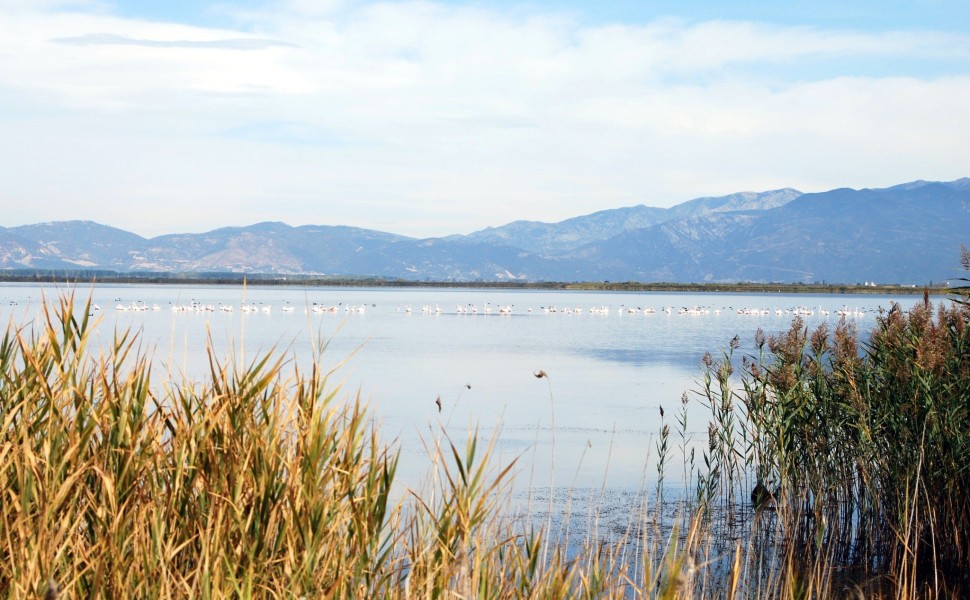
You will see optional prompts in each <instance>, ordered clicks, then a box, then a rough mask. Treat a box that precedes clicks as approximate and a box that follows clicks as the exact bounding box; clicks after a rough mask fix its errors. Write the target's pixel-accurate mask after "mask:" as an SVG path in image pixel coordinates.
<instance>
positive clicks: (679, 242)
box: [0, 178, 970, 285]
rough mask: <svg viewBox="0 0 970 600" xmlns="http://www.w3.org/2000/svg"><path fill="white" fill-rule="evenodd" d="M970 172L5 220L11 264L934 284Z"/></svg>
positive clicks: (967, 192)
mask: <svg viewBox="0 0 970 600" xmlns="http://www.w3.org/2000/svg"><path fill="white" fill-rule="evenodd" d="M967 237H970V178H962V179H957V180H954V181H951V182H934V181H923V180H917V181H912V182H907V183H902V184H898V185H894V186H892V187H888V188H879V189H869V188H865V189H861V190H854V189H851V188H838V189H834V190H829V191H826V192H815V193H802V192H800V191H798V190H795V189H792V188H781V189H777V190H769V191H766V192H738V193H735V194H730V195H727V196H720V197H710V198H696V199H693V200H688V201H686V202H684V203H681V204H678V205H676V206H673V207H670V208H656V207H650V206H646V205H643V204H639V205H635V206H628V207H620V208H612V209H606V210H602V211H597V212H594V213H590V214H588V215H581V216H577V217H572V218H569V219H566V220H563V221H560V222H558V223H545V222H541V221H512V222H510V223H507V224H505V225H501V226H497V227H487V228H485V229H482V230H479V231H476V232H472V233H470V234H467V235H458V234H455V235H449V236H443V237H434V238H424V239H420V238H413V237H408V236H403V235H399V234H394V233H389V232H383V231H376V230H370V229H364V228H358V227H350V226H344V225H298V226H291V225H288V224H286V223H283V222H280V221H264V222H260V223H254V224H252V225H248V226H235V227H233V226H227V227H221V228H218V229H214V230H211V231H208V232H204V233H171V234H164V235H160V236H156V237H153V238H144V237H141V236H139V235H137V234H134V233H130V232H127V231H124V230H121V229H118V228H115V227H111V226H109V225H102V224H99V223H96V222H94V221H84V220H75V221H49V222H45V223H36V224H31V225H22V226H16V227H0V269H5V270H11V269H25V268H26V269H82V270H83V269H92V270H94V269H109V270H114V271H119V272H143V271H159V272H173V273H190V272H235V273H262V274H279V275H286V274H305V275H320V276H328V277H340V276H344V277H372V278H382V279H391V280H394V279H400V280H417V281H422V280H427V281H443V282H448V281H453V282H469V281H503V280H524V281H641V282H673V283H677V282H699V283H700V282H737V281H751V282H793V283H794V282H798V283H817V282H822V281H827V282H832V283H858V282H861V281H873V280H878V281H882V282H894V283H917V284H921V285H922V284H924V283H927V282H930V281H940V280H946V279H950V278H952V277H955V276H956V275H957V266H958V265H959V251H960V244H966V243H968V242H970V240H967V239H966V238H967Z"/></svg>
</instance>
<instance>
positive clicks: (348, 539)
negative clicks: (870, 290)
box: [0, 294, 970, 599]
mask: <svg viewBox="0 0 970 600" xmlns="http://www.w3.org/2000/svg"><path fill="white" fill-rule="evenodd" d="M967 313H968V309H967V308H966V307H960V306H951V307H949V308H944V307H942V306H941V307H940V308H939V309H937V310H936V311H935V312H934V309H933V307H931V306H930V304H929V302H928V301H927V302H925V303H924V304H923V305H922V306H921V307H919V308H917V309H916V310H914V311H912V312H910V313H909V314H902V313H901V312H900V311H898V310H896V311H890V312H889V313H888V314H887V315H886V316H885V317H884V318H883V319H882V320H881V321H880V323H879V325H878V327H877V331H876V332H875V333H874V334H873V337H872V340H871V341H870V342H869V343H868V344H867V345H865V346H862V345H860V343H859V341H858V339H857V336H856V335H855V333H854V332H853V331H852V330H851V328H849V326H847V325H844V324H842V325H840V326H839V327H838V328H837V329H836V331H835V332H834V334H833V335H829V333H828V332H827V331H824V330H818V331H816V332H813V333H812V334H811V335H809V334H808V332H807V331H805V329H804V327H803V326H802V324H801V323H799V322H797V321H796V322H795V323H794V324H793V326H792V329H791V330H790V331H789V332H788V333H787V334H784V335H781V336H777V337H767V336H764V335H760V336H759V337H758V339H757V344H756V346H757V348H758V352H759V355H758V356H752V357H745V358H744V359H743V360H742V361H741V364H740V365H737V364H735V363H737V362H738V361H737V360H736V359H735V357H734V356H733V354H734V351H735V350H736V349H737V344H732V345H729V347H728V349H727V350H726V351H725V352H724V354H723V356H722V357H721V358H720V359H718V360H715V359H713V358H707V359H706V361H705V370H704V375H703V377H702V389H701V390H700V394H701V398H702V400H703V401H705V402H706V403H707V404H708V406H710V407H711V410H712V420H711V423H710V424H709V427H708V437H709V439H708V443H707V444H706V445H705V446H704V448H703V449H702V452H701V453H700V456H699V457H695V453H694V450H692V449H690V448H692V447H693V446H692V442H691V434H690V432H689V430H688V424H687V411H686V404H687V402H688V401H689V399H688V398H687V397H686V396H685V397H684V398H683V399H682V411H681V412H680V413H679V414H678V415H676V416H675V418H674V421H673V422H674V426H675V431H674V433H673V434H672V433H671V430H670V425H669V424H668V423H667V422H666V421H665V420H664V418H665V417H664V415H663V413H661V426H660V429H659V432H658V437H657V438H655V439H654V440H645V441H644V445H645V448H648V447H651V446H652V447H653V448H655V449H656V450H657V452H658V454H659V455H660V461H659V464H658V467H657V468H658V479H659V480H660V483H658V486H657V492H656V494H655V495H651V494H643V497H642V502H641V503H638V504H637V505H635V506H631V507H630V509H629V513H628V514H629V517H628V519H627V521H626V523H625V524H624V525H623V526H622V527H621V528H620V529H619V531H616V530H615V528H614V530H613V531H611V532H609V534H607V532H605V531H604V530H605V529H606V528H605V527H604V528H603V530H601V529H600V528H599V526H598V520H597V517H596V515H594V516H593V517H592V522H591V524H590V526H589V527H587V528H586V531H585V532H583V533H582V535H581V536H580V539H579V540H576V539H571V540H568V541H566V540H564V538H563V536H562V535H559V534H555V533H553V532H552V531H551V521H544V520H543V519H541V518H539V519H535V518H528V517H526V516H523V515H522V514H521V513H520V511H518V510H517V509H516V508H515V507H513V506H512V503H511V501H510V497H511V494H510V491H509V490H510V488H509V485H510V481H511V478H512V476H513V469H514V466H515V465H514V463H512V464H494V461H493V460H492V446H491V444H490V443H487V442H485V441H483V438H482V437H481V436H479V435H477V433H476V434H473V435H471V436H470V437H469V438H468V439H467V440H461V441H456V440H452V439H450V438H449V437H448V436H447V434H446V433H445V432H444V431H441V432H439V433H438V434H437V435H436V436H435V437H434V439H432V440H429V443H428V449H429V452H428V461H429V462H428V464H429V475H428V477H427V478H426V481H425V482H424V484H423V485H422V486H420V488H419V489H414V490H407V493H404V494H401V493H398V492H397V491H396V490H397V488H396V487H395V486H396V485H398V484H396V483H395V472H396V467H397V461H398V454H397V451H396V450H395V448H394V447H393V445H390V444H386V443H384V442H383V441H382V440H381V439H380V436H379V431H378V429H377V427H376V426H375V425H374V423H373V421H372V419H371V417H370V416H369V413H368V410H367V407H366V405H365V403H363V402H362V401H361V399H360V397H359V396H357V395H347V396H345V395H343V394H342V392H341V390H340V389H339V387H337V386H335V385H333V384H332V382H330V381H329V380H328V372H327V371H325V370H323V369H322V368H320V367H319V366H317V365H314V366H312V367H310V368H309V369H308V370H300V369H299V368H297V367H296V366H295V365H294V364H292V363H290V362H289V361H288V360H287V359H286V358H285V357H284V356H283V355H281V354H277V353H275V352H269V353H267V354H265V355H263V356H260V357H258V358H257V359H255V360H252V361H251V362H249V363H246V364H237V362H236V360H235V358H234V357H232V356H230V357H228V358H225V359H219V358H217V357H216V356H214V354H213V352H212V351H211V350H210V352H209V365H208V367H209V369H208V371H209V375H208V377H206V378H205V380H204V381H190V380H185V379H180V378H178V377H173V376H171V375H166V376H162V377H158V376H156V375H155V374H154V373H153V369H152V361H151V355H150V353H149V352H148V351H146V350H144V349H143V348H142V347H141V346H140V344H141V342H140V340H139V339H138V337H137V336H136V335H133V334H131V333H130V332H127V331H121V332H117V333H115V334H114V336H113V339H112V341H111V342H110V343H108V344H103V343H99V342H96V341H95V338H94V333H93V332H94V331H95V323H94V322H92V321H91V320H90V317H89V316H88V315H89V314H90V311H89V307H88V306H85V305H84V303H83V302H82V303H78V304H77V306H76V304H75V301H74V298H73V297H72V296H71V295H70V294H66V295H64V296H63V297H61V298H59V299H58V300H57V301H56V302H51V303H49V304H45V308H44V312H43V314H42V318H41V319H40V320H38V321H37V322H35V323H33V324H32V325H30V326H29V327H24V326H14V325H11V326H9V327H8V328H7V331H6V333H5V334H4V336H3V338H2V339H0V490H2V493H3V498H2V500H0V554H2V560H0V593H2V594H3V595H5V596H7V597H18V598H22V597H41V596H46V597H48V598H58V597H92V596H93V597H112V598H122V597H138V598H182V597H192V598H224V597H234V598H235V597H243V598H254V597H255V598H364V597H366V598H434V599H437V598H470V597H477V598H708V597H709V598H722V597H730V598H740V597H759V598H760V597H775V598H810V597H829V596H833V595H835V596H838V595H850V596H851V595H857V596H866V597H869V596H875V595H881V596H885V597H898V598H909V597H918V596H928V597H932V596H947V595H959V594H961V593H966V591H967V590H968V589H970V588H968V586H967V581H966V579H965V578H966V572H967V569H966V567H967V556H968V550H970V539H968V537H970V532H968V529H970V528H968V527H967V526H966V524H967V523H968V517H970V504H968V494H970V492H968V491H967V490H970V486H968V484H970V481H967V479H968V477H970V475H968V471H967V468H966V465H967V464H970V463H968V461H967V459H968V458H970V457H968V456H967V454H968V452H970V447H968V440H970V431H968V425H970V416H968V414H967V413H968V406H970V395H968V394H970V391H968V382H970V372H968V370H970V363H968V360H970V359H968V356H970V353H968V352H967V346H966V344H967V337H968V335H970V333H968V328H967V320H968V314H967ZM735 372H738V373H739V374H740V376H741V382H740V383H737V382H736V381H735V380H736V378H737V377H736V376H735ZM674 436H676V438H675V437H674ZM491 439H492V440H494V439H495V436H492V438H491ZM675 446H676V447H678V448H679V449H680V451H681V454H682V455H683V457H684V458H683V466H682V469H678V468H676V465H673V464H672V462H671V457H672V455H673V454H672V453H673V449H674V448H675ZM677 471H682V473H683V478H684V483H685V484H686V483H690V484H691V485H693V486H694V488H695V492H694V493H693V494H690V495H689V497H688V498H686V499H678V500H669V499H666V500H665V498H664V494H663V489H664V485H663V481H664V478H665V476H666V477H667V478H668V479H669V478H670V474H671V473H676V472H677ZM757 490H761V491H758V493H757V494H752V493H751V492H752V491H757ZM552 492H553V490H550V509H549V510H550V515H551V512H552V511H553V510H554V507H553V506H552V500H551V494H552ZM651 496H652V497H653V499H651V498H650V497H651ZM749 498H751V499H752V500H756V502H755V503H754V504H755V506H752V505H751V502H750V501H749Z"/></svg>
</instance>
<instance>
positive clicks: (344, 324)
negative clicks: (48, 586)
mask: <svg viewBox="0 0 970 600" xmlns="http://www.w3.org/2000/svg"><path fill="white" fill-rule="evenodd" d="M63 290H64V288H58V287H56V286H49V287H44V288H41V287H38V286H36V285H20V284H7V285H0V318H2V319H3V320H4V322H7V321H9V320H12V321H14V322H15V323H29V322H30V321H31V320H32V319H34V318H36V316H37V313H38V309H39V306H40V302H41V298H42V295H44V296H46V297H47V298H48V299H50V298H55V297H56V296H57V295H58V294H60V293H61V292H62V291H63ZM88 294H90V295H91V297H92V300H93V302H94V303H95V304H97V305H98V306H99V307H100V310H99V311H97V314H98V315H99V316H100V317H101V321H100V324H99V329H98V331H99V334H100V336H101V337H102V339H105V340H110V338H111V335H112V332H113V331H114V330H115V329H125V328H132V329H134V330H136V331H139V332H140V333H141V335H142V339H143V340H144V341H145V342H146V344H147V345H148V346H151V347H154V349H155V351H154V352H155V360H156V362H157V363H158V365H159V367H160V368H162V369H164V370H169V371H171V372H173V373H185V374H187V375H188V376H190V377H192V378H195V379H202V378H204V377H205V376H206V367H207V359H206V354H205V344H206V338H207V336H211V339H212V342H213V345H214V347H215V348H216V352H217V355H218V356H221V357H225V356H227V355H229V354H230V353H233V354H234V355H235V356H236V357H237V359H238V361H239V362H241V363H242V364H247V363H249V362H251V361H252V360H253V359H255V358H256V357H259V356H261V355H263V354H265V353H266V352H269V351H271V350H272V349H274V348H275V349H277V351H281V352H285V353H286V354H287V355H288V356H290V357H291V358H292V360H293V361H294V362H296V363H299V364H301V365H307V364H309V363H310V361H312V360H313V357H314V355H315V354H316V352H315V349H316V348H318V347H319V346H320V344H321V343H325V344H326V349H325V351H324V352H323V354H322V356H321V357H320V361H321V362H322V363H323V365H324V366H325V367H328V368H329V367H336V368H337V370H336V372H335V374H334V376H333V379H332V381H333V382H334V384H335V385H336V384H338V383H339V384H340V385H341V389H342V391H343V393H344V394H345V396H344V397H347V396H352V395H353V394H356V393H357V392H358V391H359V393H360V395H361V396H362V397H363V398H364V399H366V400H368V401H369V402H370V403H371V405H372V407H373V413H374V415H375V417H376V418H377V419H378V420H379V421H380V423H381V432H382V436H383V438H384V439H385V440H386V441H388V442H390V441H392V440H395V441H396V443H398V444H399V447H400V450H401V454H402V459H401V465H400V469H401V471H400V474H401V478H402V480H403V481H405V482H417V481H421V480H422V475H423V474H424V473H425V472H426V470H427V469H428V467H429V465H430V461H429V459H428V456H427V453H426V452H425V450H424V448H423V444H422V441H423V440H424V441H429V442H430V441H431V440H432V439H434V438H435V437H437V436H438V435H439V432H440V431H441V428H444V429H445V430H446V431H447V432H448V434H449V435H450V436H451V438H452V439H453V440H455V441H456V442H458V443H459V444H463V443H464V440H465V438H466V436H467V435H468V432H469V430H470V428H472V427H474V426H476V425H477V426H478V428H479V430H480V431H481V432H482V433H483V434H485V436H486V437H491V435H492V433H493V432H494V431H498V437H497V439H496V452H497V455H498V459H499V461H500V462H504V461H508V460H510V459H512V458H515V457H521V460H520V462H519V464H518V477H517V480H516V481H517V485H518V486H520V487H521V488H526V487H533V486H548V485H549V484H550V483H552V484H553V485H554V486H556V487H559V486H568V487H577V488H586V487H594V488H595V487H599V486H601V485H604V484H605V485H606V486H608V487H611V488H616V489H627V488H629V489H635V488H639V487H641V486H642V485H644V478H645V480H646V482H647V483H649V482H650V481H651V480H652V479H654V478H655V477H656V468H655V463H653V462H651V460H650V459H651V457H655V455H656V436H657V434H658V432H659V429H660V427H661V422H660V414H659V407H661V406H663V407H664V408H665V409H666V415H667V422H668V423H669V424H670V425H671V427H672V429H673V428H674V421H673V418H674V414H675V413H676V412H678V411H679V410H680V398H681V394H682V393H683V392H685V391H686V392H688V393H689V394H690V403H689V405H688V428H689V429H690V430H691V431H692V432H694V434H695V435H696V438H697V439H698V440H700V439H702V438H703V441H704V443H706V433H703V434H702V432H706V425H707V421H708V416H707V409H705V408H703V407H702V406H701V405H700V404H699V403H698V401H697V398H696V395H694V394H693V393H691V392H692V391H693V390H696V389H697V388H698V384H697V383H696V381H697V380H698V378H699V376H700V368H699V365H700V360H701V357H702V356H703V355H704V353H705V352H707V351H710V352H711V353H712V354H715V355H717V354H718V353H719V352H720V350H721V349H723V348H725V347H726V345H727V344H728V342H729V341H730V340H731V338H732V337H734V336H735V335H738V336H739V337H740V339H741V342H742V347H741V349H742V351H743V350H745V349H747V350H749V351H750V348H751V347H752V344H753V342H752V340H753V337H754V333H755V331H756V330H757V328H759V327H760V328H762V329H764V330H765V332H766V333H768V334H772V333H777V332H781V331H784V330H786V329H787V328H788V326H789V325H790V323H791V321H792V318H793V312H794V311H795V310H801V311H803V312H805V313H806V314H805V315H804V316H803V318H804V319H805V321H806V324H807V325H808V326H809V327H812V328H813V327H814V326H816V325H817V324H818V323H821V322H823V321H826V322H828V323H829V324H830V327H833V328H834V326H835V324H836V323H837V322H838V319H839V316H838V314H837V311H839V310H847V311H849V313H850V314H849V315H848V317H847V318H848V319H851V320H853V321H855V322H856V323H857V325H858V327H859V328H860V330H862V331H866V330H868V329H869V328H871V327H872V326H873V325H874V324H875V320H876V312H877V311H878V310H879V309H880V308H883V309H884V308H888V307H889V306H890V304H891V303H892V302H894V301H895V302H898V303H899V304H901V305H902V306H903V307H904V308H908V307H909V306H912V305H913V304H914V303H915V302H917V301H919V298H918V297H916V296H907V295H901V296H899V297H888V296H851V295H832V296H828V295H754V294H752V295H746V294H664V293H603V292H585V293H584V292H535V291H494V290H470V289H413V288H408V289H369V288H368V289H355V288H339V289H331V288H276V287H273V288H262V287H247V288H245V289H243V288H242V287H226V286H198V287H190V286H183V287H169V286H107V285H105V286H101V285H99V286H95V287H90V286H87V287H83V288H80V289H79V290H78V294H77V295H78V297H79V298H80V299H81V300H83V299H84V298H86V297H87V295H88ZM220 305H222V306H225V307H231V308H232V310H231V312H230V311H228V310H222V309H221V308H220ZM199 306H201V307H206V308H208V309H211V310H206V309H203V310H198V308H197V307H199ZM244 306H245V307H248V308H249V310H244V309H243V307H244ZM132 307H136V308H140V307H144V308H145V309H144V310H133V309H132ZM552 307H555V310H553V309H552ZM284 309H285V310H284ZM439 309H440V312H439ZM503 309H504V310H503ZM691 309H693V310H691ZM650 310H652V311H654V312H650ZM476 311H477V312H476ZM739 311H741V314H739ZM825 311H827V312H828V314H827V315H826V314H824V313H825ZM506 313H507V314H506ZM540 370H541V371H544V372H545V373H546V374H547V375H548V377H546V378H541V379H540V378H537V377H536V376H535V373H536V372H537V371H540ZM438 397H440V398H441V402H442V410H441V412H440V413H439V411H438V408H437V406H436V404H435V400H436V398H438ZM497 428H499V429H497ZM673 443H674V445H677V444H679V440H677V439H676V436H675V438H674V440H673ZM681 463H682V461H680V458H679V456H676V457H675V458H674V460H673V464H674V465H675V467H674V468H673V472H672V473H671V474H668V477H669V478H677V477H678V476H679V473H680V465H681Z"/></svg>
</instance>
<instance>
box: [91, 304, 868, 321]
mask: <svg viewBox="0 0 970 600" xmlns="http://www.w3.org/2000/svg"><path fill="white" fill-rule="evenodd" d="M371 306H376V305H373V304H372V305H371ZM238 308H239V311H240V312H242V313H245V314H249V313H264V314H269V313H272V312H274V308H273V306H272V305H270V304H263V303H258V304H257V303H242V304H240V305H239V307H238ZM93 309H94V310H100V307H99V306H98V305H94V306H93ZM115 309H116V310H117V311H118V312H146V311H150V312H157V311H161V310H162V307H161V306H159V305H158V304H151V305H149V304H147V303H145V302H141V301H134V302H129V303H127V304H125V303H118V304H117V305H116V306H115ZM168 309H169V310H170V311H171V312H173V313H214V312H223V313H233V312H235V310H236V306H235V305H232V304H223V303H219V304H207V303H202V302H196V301H191V302H189V303H187V304H179V303H169V308H168ZM278 310H279V311H280V312H283V313H293V312H296V307H295V306H294V305H292V304H290V303H289V302H286V303H283V304H282V305H280V306H279V307H278ZM366 310H367V306H366V305H365V304H343V303H339V304H335V305H326V304H317V303H315V302H314V303H313V304H311V305H307V306H305V307H304V309H303V312H304V314H337V313H345V314H346V313H354V314H363V313H364V312H366ZM397 312H400V313H403V314H406V315H410V314H413V313H420V314H423V315H440V314H455V315H479V314H481V315H492V314H495V315H504V316H508V315H512V314H514V313H517V312H518V313H522V312H524V313H526V314H533V313H534V312H540V313H542V314H563V315H583V314H589V315H610V314H617V315H620V316H622V315H641V314H642V315H652V314H657V313H661V314H667V315H710V314H714V315H720V314H721V313H722V312H729V313H730V312H734V313H736V314H738V315H753V316H763V315H771V314H772V313H773V314H774V315H775V316H803V317H804V316H815V315H818V316H822V317H827V316H829V315H830V314H831V312H832V311H830V309H827V308H823V307H822V306H817V307H805V306H797V307H789V308H774V309H768V308H760V307H757V308H751V307H742V308H737V309H735V308H734V307H722V308H710V307H703V306H691V307H687V306H682V307H674V306H663V307H661V308H660V309H659V310H658V309H655V308H653V307H651V306H646V307H641V306H625V305H620V306H619V308H617V309H614V308H613V307H611V306H587V307H584V306H564V307H557V306H541V307H539V310H538V311H533V309H532V308H531V307H530V308H526V309H525V310H524V311H517V310H516V309H515V306H514V305H512V304H505V305H500V306H493V305H492V304H491V303H485V304H484V305H483V306H482V307H481V308H479V306H478V305H477V304H472V303H469V304H458V305H456V306H455V309H454V311H451V312H449V311H445V310H443V309H442V308H441V306H440V305H439V304H425V305H422V306H421V307H420V309H414V308H412V306H411V305H405V306H399V307H397ZM834 312H835V314H836V315H837V316H839V317H847V318H861V317H864V316H865V315H866V313H867V312H869V311H867V310H866V309H861V308H849V307H848V306H844V307H842V308H840V309H837V310H835V311H834Z"/></svg>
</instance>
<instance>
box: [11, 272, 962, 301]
mask: <svg viewBox="0 0 970 600" xmlns="http://www.w3.org/2000/svg"><path fill="white" fill-rule="evenodd" d="M0 283H59V284H78V283H105V284H152V285H243V284H247V285H256V286H297V287H298V286H312V287H371V288H382V287H414V288H469V289H496V290H503V289H506V290H569V291H611V292H694V293H724V292H727V293H758V294H765V293H769V294H871V295H899V294H922V293H924V291H925V292H928V293H929V294H931V295H946V294H948V293H951V292H952V291H953V288H947V287H945V286H940V285H932V286H916V285H899V284H897V285H874V284H867V285H863V284H841V283H833V284H830V283H817V284H814V283H753V282H746V283H664V282H661V283H644V282H636V281H625V282H611V281H602V282H553V281H413V280H404V279H381V278H368V277H357V278H355V277H324V276H314V275H277V274H241V273H199V274H186V273H145V274H121V273H117V272H105V271H61V270H58V271H14V272H0Z"/></svg>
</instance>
